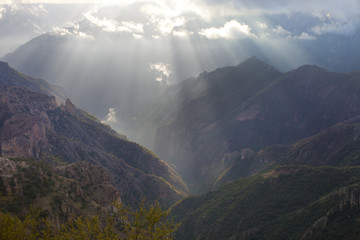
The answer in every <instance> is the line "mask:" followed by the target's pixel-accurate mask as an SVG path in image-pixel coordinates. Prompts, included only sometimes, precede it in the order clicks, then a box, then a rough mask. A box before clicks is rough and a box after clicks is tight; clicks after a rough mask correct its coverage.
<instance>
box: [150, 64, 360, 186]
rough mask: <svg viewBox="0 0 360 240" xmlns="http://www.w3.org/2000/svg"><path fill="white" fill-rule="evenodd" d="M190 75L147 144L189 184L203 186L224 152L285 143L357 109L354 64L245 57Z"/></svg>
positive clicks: (220, 166)
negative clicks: (332, 67) (280, 67)
mask: <svg viewBox="0 0 360 240" xmlns="http://www.w3.org/2000/svg"><path fill="white" fill-rule="evenodd" d="M219 73H220V74H219ZM203 78H205V80H204V79H203ZM190 81H191V82H194V84H189V83H186V84H183V85H181V86H180V85H179V86H178V87H179V88H181V90H179V91H178V92H179V94H180V93H183V92H185V93H188V92H191V86H194V85H195V86H196V83H197V82H200V83H201V82H206V84H203V83H201V86H202V87H201V88H202V90H201V91H196V93H195V94H193V95H190V96H189V97H190V98H191V100H187V101H185V102H184V104H183V105H180V107H178V108H177V110H176V112H173V113H172V114H171V115H170V116H168V115H167V118H166V119H167V120H166V121H163V122H161V124H160V126H159V128H158V131H157V137H156V141H155V148H154V149H155V150H154V151H155V152H156V153H157V154H158V155H159V156H160V157H162V158H163V159H166V160H167V161H169V162H171V163H173V164H175V165H176V166H177V167H178V170H179V172H180V174H181V175H182V176H183V178H184V179H185V180H186V181H187V182H188V183H189V184H190V186H191V189H192V191H194V192H198V191H200V192H202V191H206V190H207V189H209V188H210V187H211V186H212V184H213V183H214V181H215V179H216V178H217V177H219V176H220V175H221V174H222V173H223V171H224V170H226V169H227V168H228V167H229V165H227V164H226V163H227V161H226V159H224V157H225V155H226V154H233V153H236V152H241V151H242V150H243V149H245V148H248V149H249V150H251V151H259V150H261V149H262V148H264V147H266V146H270V145H273V144H289V143H293V142H295V141H296V140H298V139H302V138H305V137H308V136H312V135H314V134H316V133H318V132H319V131H321V130H324V129H326V128H328V127H329V126H331V125H333V124H335V123H337V122H340V121H343V120H346V119H350V118H352V117H355V116H357V115H359V114H360V99H359V98H360V95H359V92H360V73H359V72H351V73H333V72H329V71H327V70H325V69H321V68H318V67H316V66H310V65H307V66H302V67H300V68H298V69H296V70H293V71H290V72H288V73H285V74H283V73H280V72H278V71H276V70H275V69H273V68H272V67H270V66H268V65H266V64H264V63H263V62H261V61H260V60H258V59H256V58H251V59H249V60H247V61H245V62H244V63H242V64H240V65H239V66H237V67H234V68H224V69H221V70H216V71H214V72H211V73H206V74H202V75H200V76H199V78H197V79H193V80H190ZM189 88H190V89H189ZM179 98H180V97H176V96H175V97H174V98H173V99H174V100H173V101H178V99H179ZM180 99H181V98H180ZM170 104H173V103H170ZM170 104H168V105H170ZM164 109H166V108H164ZM165 111H166V110H165ZM160 112H161V111H160ZM165 143H166V144H165Z"/></svg>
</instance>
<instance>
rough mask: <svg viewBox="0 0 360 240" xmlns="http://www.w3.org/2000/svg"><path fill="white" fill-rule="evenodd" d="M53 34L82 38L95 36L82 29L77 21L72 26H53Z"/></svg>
mask: <svg viewBox="0 0 360 240" xmlns="http://www.w3.org/2000/svg"><path fill="white" fill-rule="evenodd" d="M52 34H55V35H60V36H65V35H73V36H78V37H82V38H94V37H93V36H92V35H89V34H87V33H85V32H82V31H80V26H79V24H77V23H75V24H74V25H73V26H72V27H53V28H52Z"/></svg>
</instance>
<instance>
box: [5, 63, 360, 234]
mask: <svg viewBox="0 0 360 240" xmlns="http://www.w3.org/2000/svg"><path fill="white" fill-rule="evenodd" d="M128 91H130V90H129V89H128ZM359 92H360V72H359V71H353V72H348V73H336V72H331V71H328V70H326V69H323V68H320V67H317V66H313V65H304V66H301V67H299V68H297V69H295V70H291V71H289V72H285V73H284V72H281V71H279V70H277V69H275V68H274V67H272V66H270V65H268V64H266V63H265V62H263V61H261V60H260V59H258V58H256V57H252V58H250V59H248V60H246V61H244V62H242V63H240V64H239V65H237V66H233V67H223V68H219V69H216V70H214V71H212V72H203V73H201V74H200V75H199V76H198V77H196V78H189V79H187V80H185V81H183V82H181V83H179V84H175V85H172V86H169V87H166V88H165V89H164V90H162V91H160V92H159V94H160V95H159V96H156V98H155V97H154V98H153V99H152V101H150V102H148V103H147V105H146V107H145V106H143V108H141V110H142V112H141V113H139V114H138V115H137V116H138V118H137V120H136V122H137V124H136V127H135V128H134V129H135V130H136V132H135V133H134V136H138V137H140V136H143V138H144V139H143V141H144V142H147V143H148V144H149V146H151V148H152V149H153V150H154V153H152V152H151V151H150V150H148V149H146V148H144V147H142V146H140V145H139V144H137V143H135V142H131V141H129V140H128V139H127V137H126V136H125V135H121V134H119V133H117V132H116V131H114V130H113V129H111V128H110V127H109V126H108V125H106V124H104V123H102V122H101V121H99V120H98V119H97V118H96V117H94V116H93V115H91V114H90V113H87V112H85V111H83V110H81V109H80V108H78V107H76V106H75V105H74V104H73V103H72V102H71V101H70V100H69V99H66V98H65V97H64V94H63V93H62V90H61V88H59V87H56V86H53V85H51V84H48V83H46V82H45V81H44V80H40V79H35V78H32V77H30V76H27V75H24V74H22V73H19V72H17V71H16V70H14V69H12V68H10V67H9V65H8V64H6V63H3V62H1V63H0V151H1V158H0V166H1V168H0V169H1V172H0V179H1V182H0V183H1V184H0V192H1V194H2V195H3V196H6V197H5V198H4V197H2V198H1V199H0V205H1V207H2V208H3V209H6V210H7V211H10V212H12V213H14V214H21V209H22V208H24V207H29V206H30V205H35V206H39V207H41V208H42V210H43V214H47V215H48V216H50V217H51V218H52V219H54V221H55V222H56V224H60V223H62V222H64V221H66V219H67V218H68V217H69V216H70V215H72V214H75V215H84V216H86V215H96V214H97V215H100V216H102V215H103V214H105V213H106V212H108V211H109V208H111V207H110V206H111V202H112V201H113V200H117V201H121V202H123V203H125V204H126V205H130V206H131V207H137V206H138V205H139V204H140V202H141V201H142V199H145V200H146V202H147V203H153V202H155V201H159V202H160V204H161V205H162V206H164V207H166V208H168V207H171V208H170V209H171V212H172V216H173V217H174V219H175V220H176V221H178V222H180V223H181V224H180V226H179V228H178V230H177V232H176V239H180V240H183V239H184V240H185V239H357V237H358V235H359V234H360V233H359V230H358V229H359V221H358V219H359V216H360V213H359V211H360V208H359V206H360V194H359V193H360V188H359V186H360V170H359V163H360V162H359V161H360V150H359V149H360V148H359V146H360V145H359V144H360V142H359V141H360V140H359V139H360V127H359V126H360V99H359V96H360V95H359ZM155 153H156V154H157V155H158V156H159V157H160V158H159V157H157V156H156V155H155ZM29 159H30V160H29ZM31 159H32V160H31ZM37 186H41V187H40V188H39V187H37ZM9 193H11V194H13V195H14V196H15V198H11V196H12V195H9ZM189 193H191V194H196V195H192V196H188V194H189Z"/></svg>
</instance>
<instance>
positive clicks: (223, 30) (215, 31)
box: [199, 20, 253, 39]
mask: <svg viewBox="0 0 360 240" xmlns="http://www.w3.org/2000/svg"><path fill="white" fill-rule="evenodd" d="M199 34H200V35H203V36H205V37H207V38H209V39H221V38H223V39H235V38H246V37H249V36H253V34H252V33H251V28H250V27H249V26H248V25H246V24H243V23H239V22H238V21H237V20H231V21H229V22H226V23H225V25H224V26H223V27H220V28H215V27H211V28H206V29H202V30H201V31H200V32H199Z"/></svg>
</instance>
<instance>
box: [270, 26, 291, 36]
mask: <svg viewBox="0 0 360 240" xmlns="http://www.w3.org/2000/svg"><path fill="white" fill-rule="evenodd" d="M273 32H274V33H276V34H278V35H282V36H290V35H291V32H290V31H288V30H286V29H285V28H283V27H282V26H280V25H278V26H277V27H276V28H274V29H273Z"/></svg>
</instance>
